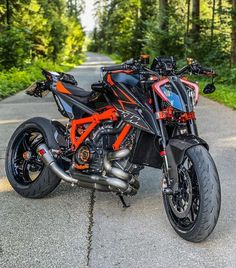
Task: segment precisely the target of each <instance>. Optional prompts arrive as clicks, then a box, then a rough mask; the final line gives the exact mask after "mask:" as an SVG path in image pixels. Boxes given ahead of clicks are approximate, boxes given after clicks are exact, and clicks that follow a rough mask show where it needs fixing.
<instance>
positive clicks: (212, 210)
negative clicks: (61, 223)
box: [5, 56, 221, 242]
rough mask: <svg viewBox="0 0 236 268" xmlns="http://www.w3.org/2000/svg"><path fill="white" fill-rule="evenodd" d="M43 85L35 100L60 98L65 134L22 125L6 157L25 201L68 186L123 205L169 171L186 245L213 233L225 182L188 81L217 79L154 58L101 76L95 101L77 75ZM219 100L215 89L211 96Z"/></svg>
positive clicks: (177, 226)
mask: <svg viewBox="0 0 236 268" xmlns="http://www.w3.org/2000/svg"><path fill="white" fill-rule="evenodd" d="M42 74H43V75H44V76H45V78H46V79H45V80H44V81H40V82H37V83H36V84H35V85H33V86H31V87H30V88H29V89H28V90H27V91H26V93H27V94H29V95H31V96H35V97H43V96H44V95H45V94H46V93H48V92H49V91H50V92H51V93H52V95H53V97H54V100H55V102H56V104H57V107H58V110H59V112H60V113H61V114H62V115H63V116H64V117H66V118H67V119H68V122H67V123H66V124H62V123H61V122H59V121H55V120H48V119H46V118H42V117H35V118H31V119H29V120H27V121H25V122H24V123H22V124H21V125H20V126H19V127H18V128H17V129H16V131H15V132H14V134H13V135H12V137H11V139H10V141H9V144H8V148H7V153H6V164H5V168H6V174H7V177H8V179H9V182H10V184H11V185H12V187H13V188H14V189H15V191H16V192H17V193H19V194H20V195H22V196H23V197H28V198H42V197H44V196H46V195H47V194H49V193H50V192H52V191H53V190H54V189H55V188H56V187H57V185H58V184H59V183H60V181H61V180H63V181H66V182H68V183H70V184H71V185H78V186H80V187H85V188H90V189H94V190H98V191H103V192H113V193H116V194H117V195H118V196H119V198H120V200H121V201H122V203H123V206H124V207H127V204H126V202H125V199H124V197H125V196H133V195H135V194H136V193H137V191H138V189H139V186H140V185H139V173H140V171H141V170H142V169H143V168H144V167H145V166H149V167H153V168H157V169H161V170H162V171H163V177H162V179H161V189H162V194H163V201H164V207H165V211H166V214H167V216H168V219H169V221H170V224H171V225H172V227H173V228H174V230H175V231H176V232H177V233H178V234H179V235H180V236H181V237H182V238H184V239H185V240H188V241H192V242H199V241H202V240H204V239H206V238H207V237H208V236H209V235H210V234H211V232H212V231H213V229H214V227H215V225H216V223H217V220H218V216H219V212H220V202H221V193H220V181H219V176H218V173H217V169H216V166H215V164H214V161H213V159H212V157H211V155H210V154H209V147H208V144H207V143H206V141H204V140H203V139H201V138H200V137H199V136H198V131H197V125H196V115H195V112H194V108H195V106H196V104H197V102H198V98H199V87H198V85H197V84H196V83H193V82H191V81H189V80H188V79H187V78H186V77H185V76H184V75H186V74H197V75H205V76H209V77H212V81H213V79H214V77H215V76H216V73H215V72H214V71H213V70H212V69H209V68H204V67H202V66H201V65H200V64H199V63H198V62H197V61H195V60H192V59H190V60H189V62H188V64H187V65H186V66H185V67H183V68H182V69H181V70H179V71H178V70H177V69H176V62H175V60H174V58H173V57H156V58H155V59H154V60H153V62H152V64H151V67H149V62H148V57H146V56H142V58H141V59H139V60H133V59H131V60H128V61H126V62H125V63H123V64H121V65H114V66H106V67H102V68H101V74H102V81H101V82H98V83H94V84H92V85H91V88H92V91H91V92H89V91H86V90H84V89H82V88H80V87H78V85H77V81H76V80H75V78H74V77H73V76H72V75H69V74H65V73H57V72H51V71H46V70H42ZM214 90H215V86H214V83H213V82H212V83H211V84H208V85H207V86H206V87H205V89H204V92H205V93H211V92H213V91H214Z"/></svg>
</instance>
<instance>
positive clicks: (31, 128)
mask: <svg viewBox="0 0 236 268" xmlns="http://www.w3.org/2000/svg"><path fill="white" fill-rule="evenodd" d="M52 128H53V126H52V125H51V123H50V121H49V120H47V119H44V118H33V119H30V120H28V121H26V122H24V123H23V124H22V125H20V126H19V127H18V128H17V129H16V131H15V132H14V134H13V135H12V137H11V139H10V141H9V144H8V148H7V153H6V162H5V169H6V174H7V177H8V180H9V182H10V184H11V185H12V187H13V188H14V190H15V191H16V192H17V193H19V194H20V195H22V196H24V197H29V198H41V197H44V196H46V195H47V194H49V193H50V192H52V191H53V190H54V189H55V188H56V186H57V185H58V184H59V183H60V179H59V178H57V176H55V175H54V174H53V173H52V172H51V170H50V169H49V168H48V167H47V166H45V165H44V163H43V162H42V161H41V159H40V158H39V156H38V155H37V153H36V149H37V147H38V145H39V144H41V143H46V144H47V145H48V146H49V148H56V147H58V145H57V144H56V142H55V141H54V140H53V137H52V134H51V132H52ZM49 135H50V137H49Z"/></svg>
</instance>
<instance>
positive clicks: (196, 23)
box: [191, 0, 200, 41]
mask: <svg viewBox="0 0 236 268" xmlns="http://www.w3.org/2000/svg"><path fill="white" fill-rule="evenodd" d="M191 36H192V38H193V40H194V41H198V40H199V36H200V0H193V2H192V30H191Z"/></svg>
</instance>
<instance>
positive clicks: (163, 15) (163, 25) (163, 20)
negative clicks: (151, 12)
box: [159, 0, 169, 55]
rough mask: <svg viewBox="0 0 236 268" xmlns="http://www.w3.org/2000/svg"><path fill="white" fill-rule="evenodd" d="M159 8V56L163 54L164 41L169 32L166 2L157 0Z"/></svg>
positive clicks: (165, 0)
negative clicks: (160, 32)
mask: <svg viewBox="0 0 236 268" xmlns="http://www.w3.org/2000/svg"><path fill="white" fill-rule="evenodd" d="M159 8H160V29H161V30H162V33H163V34H162V38H161V41H160V54H161V55H164V54H165V47H166V39H167V35H168V30H169V20H168V0H159Z"/></svg>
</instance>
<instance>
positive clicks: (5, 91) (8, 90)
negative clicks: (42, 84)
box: [0, 60, 72, 98]
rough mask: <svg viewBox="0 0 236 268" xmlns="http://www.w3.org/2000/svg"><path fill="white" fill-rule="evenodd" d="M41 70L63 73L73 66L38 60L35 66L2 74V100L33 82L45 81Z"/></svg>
mask: <svg viewBox="0 0 236 268" xmlns="http://www.w3.org/2000/svg"><path fill="white" fill-rule="evenodd" d="M41 68H45V69H48V70H54V71H57V72H61V71H68V70H70V69H71V68H72V66H71V65H59V64H54V63H53V62H52V61H48V60H37V61H36V62H35V63H34V64H32V65H30V66H28V67H25V68H23V69H18V68H15V67H14V68H12V69H10V70H7V71H3V72H0V98H4V97H7V96H9V95H11V94H14V93H16V92H18V91H20V90H22V89H25V88H27V87H28V86H30V84H32V83H33V82H35V81H37V80H40V79H43V76H42V74H41Z"/></svg>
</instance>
